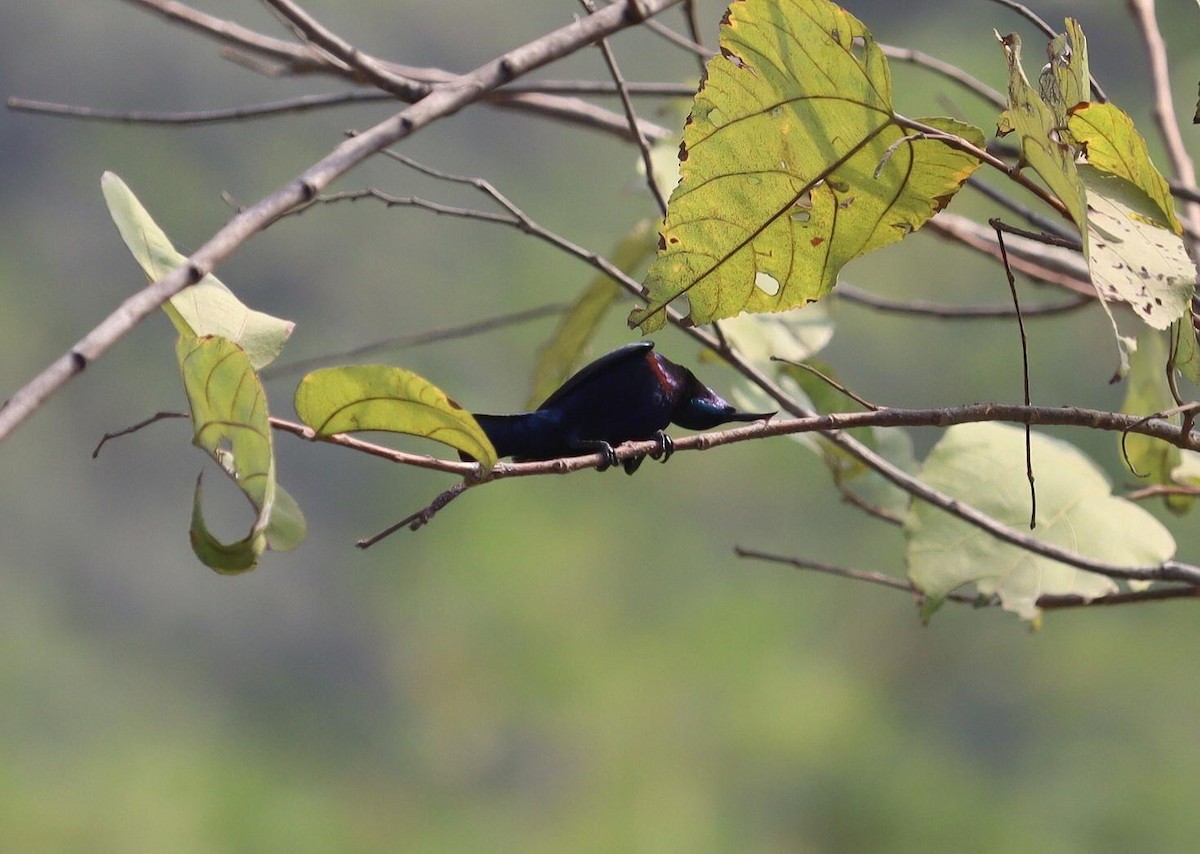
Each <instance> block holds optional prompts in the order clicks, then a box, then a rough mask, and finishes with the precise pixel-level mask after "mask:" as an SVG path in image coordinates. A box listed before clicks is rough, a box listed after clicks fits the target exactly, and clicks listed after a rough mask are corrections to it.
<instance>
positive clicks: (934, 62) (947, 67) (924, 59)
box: [878, 44, 1005, 109]
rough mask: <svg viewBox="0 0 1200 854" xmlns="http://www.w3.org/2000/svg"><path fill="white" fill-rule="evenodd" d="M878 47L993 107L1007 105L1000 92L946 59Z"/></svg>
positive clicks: (912, 51)
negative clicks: (955, 84)
mask: <svg viewBox="0 0 1200 854" xmlns="http://www.w3.org/2000/svg"><path fill="white" fill-rule="evenodd" d="M878 47H879V49H880V50H881V51H883V55H884V56H887V57H891V58H892V59H898V60H900V61H901V62H911V63H912V64H913V65H919V66H921V67H922V68H928V69H929V70H931V71H934V72H936V73H937V74H940V75H941V76H943V77H945V78H947V79H948V80H950V81H952V82H954V83H957V84H958V85H959V86H962V87H963V88H964V89H966V90H968V91H970V92H973V93H974V94H976V95H978V96H979V97H980V98H982V99H983V100H985V101H987V102H988V103H989V104H992V105H993V106H996V107H1000V108H1001V109H1003V107H1004V105H1005V99H1004V96H1003V95H1001V94H1000V93H999V92H998V91H996V90H995V89H993V88H992V87H991V86H988V85H987V84H986V83H984V82H982V81H980V80H977V79H976V78H974V77H972V76H971V75H970V74H967V72H965V71H963V70H962V69H961V68H959V67H958V66H957V65H951V64H950V63H949V62H946V61H945V60H944V59H938V58H937V57H936V56H930V55H929V54H927V53H922V52H921V51H919V50H913V49H912V48H907V47H895V46H894V45H890V44H879V45H878Z"/></svg>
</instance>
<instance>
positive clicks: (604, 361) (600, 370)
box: [538, 341, 654, 409]
mask: <svg viewBox="0 0 1200 854" xmlns="http://www.w3.org/2000/svg"><path fill="white" fill-rule="evenodd" d="M653 349H654V342H653V341H634V342H633V343H632V344H626V345H625V346H624V347H618V348H617V349H616V350H613V351H612V352H611V353H606V354H604V355H603V356H601V357H600V358H599V359H597V360H596V361H594V362H592V363H591V364H590V365H585V366H584V367H582V368H580V369H579V370H578V371H576V372H575V374H574V375H572V376H571V378H570V379H568V380H567V381H566V382H565V383H563V384H562V385H561V386H559V387H558V390H557V391H555V392H554V394H552V395H550V396H549V397H548V398H546V399H545V400H544V401H542V405H541V406H539V407H538V409H545V408H547V407H550V406H554V405H555V404H556V403H558V402H559V401H561V400H562V399H563V398H564V397H566V396H567V395H568V394H570V393H571V392H573V391H575V389H577V388H579V387H580V386H583V385H586V384H587V383H588V382H590V381H591V380H593V379H595V378H596V377H598V376H600V375H601V374H604V373H605V372H607V371H609V370H611V369H612V368H613V366H614V365H618V364H621V363H623V362H625V361H627V360H629V359H636V358H645V357H646V355H647V354H648V353H649V352H650V351H651V350H653Z"/></svg>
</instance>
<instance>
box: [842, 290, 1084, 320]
mask: <svg viewBox="0 0 1200 854" xmlns="http://www.w3.org/2000/svg"><path fill="white" fill-rule="evenodd" d="M834 294H835V295H836V296H837V297H838V298H839V299H844V300H846V302H853V303H858V304H859V305H863V306H866V307H867V308H873V309H876V310H878V311H886V312H891V313H894V314H911V315H918V316H921V317H930V318H934V319H937V320H994V319H997V318H1004V319H1008V318H1011V317H1013V316H1014V315H1015V314H1016V312H1015V311H1014V310H1013V308H1012V306H1009V305H946V304H944V303H936V302H927V301H925V300H898V299H890V298H888V297H883V296H879V295H878V294H873V293H871V292H870V291H867V290H864V289H863V288H860V287H858V286H856V285H852V284H850V283H849V282H846V281H839V282H838V284H837V289H836V290H835V291H834ZM1093 302H1094V300H1092V299H1091V298H1089V297H1085V296H1077V297H1075V298H1074V299H1072V300H1070V301H1067V302H1058V303H1051V304H1049V305H1035V306H1031V307H1028V308H1024V309H1022V311H1023V312H1024V314H1025V317H1048V316H1052V315H1056V314H1066V313H1067V312H1071V311H1076V310H1078V309H1079V308H1081V307H1083V306H1085V305H1091V304H1092V303H1093Z"/></svg>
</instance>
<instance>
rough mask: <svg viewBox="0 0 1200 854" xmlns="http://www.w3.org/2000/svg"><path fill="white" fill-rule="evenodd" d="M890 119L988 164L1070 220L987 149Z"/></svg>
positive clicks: (897, 116)
mask: <svg viewBox="0 0 1200 854" xmlns="http://www.w3.org/2000/svg"><path fill="white" fill-rule="evenodd" d="M892 118H893V119H894V120H895V121H896V124H898V125H900V126H901V127H906V128H910V129H912V130H916V131H920V132H921V133H923V134H925V135H926V136H928V137H929V138H930V139H937V140H940V141H941V142H943V143H945V144H946V145H948V146H950V147H951V148H954V149H957V150H958V151H961V152H963V153H964V154H970V155H971V156H972V157H975V158H977V159H978V160H980V161H982V162H984V163H986V164H988V165H989V166H991V167H992V168H994V169H997V170H999V171H1000V172H1002V173H1004V174H1005V175H1007V176H1008V177H1009V178H1011V179H1012V180H1013V181H1015V182H1017V183H1018V184H1020V185H1021V186H1022V187H1024V188H1025V189H1026V190H1028V191H1029V192H1031V193H1033V194H1034V195H1035V196H1037V197H1038V198H1039V199H1041V200H1042V201H1043V202H1045V203H1046V204H1047V205H1049V206H1050V207H1052V208H1053V209H1054V210H1056V211H1058V212H1059V213H1060V214H1061V215H1062V216H1063V217H1064V218H1066V219H1068V220H1069V219H1070V217H1071V214H1070V211H1068V210H1067V206H1066V205H1064V204H1063V202H1062V200H1061V199H1059V198H1058V197H1057V196H1055V195H1054V194H1053V193H1051V192H1049V191H1048V190H1046V189H1045V188H1044V187H1042V186H1041V185H1040V184H1038V183H1036V182H1034V181H1033V180H1032V179H1030V178H1027V177H1026V176H1025V174H1024V173H1023V172H1021V170H1020V169H1018V168H1017V167H1016V166H1015V165H1009V164H1008V163H1005V162H1004V161H1003V160H1001V159H1000V158H999V157H996V156H995V155H994V154H992V153H990V152H989V151H987V149H984V148H979V147H978V146H976V145H975V144H973V143H972V142H970V141H969V140H966V139H963V138H962V137H960V136H955V135H954V134H951V133H946V132H945V131H944V130H939V129H938V128H935V127H933V126H931V125H927V124H925V123H923V122H919V121H916V120H914V119H910V118H906V117H905V116H902V115H900V114H898V113H893V114H892Z"/></svg>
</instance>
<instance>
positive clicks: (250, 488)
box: [175, 336, 305, 573]
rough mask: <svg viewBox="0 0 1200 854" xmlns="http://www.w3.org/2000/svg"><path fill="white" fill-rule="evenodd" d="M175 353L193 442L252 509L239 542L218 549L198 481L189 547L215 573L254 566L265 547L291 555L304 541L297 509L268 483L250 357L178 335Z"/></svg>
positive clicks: (262, 397) (263, 410)
mask: <svg viewBox="0 0 1200 854" xmlns="http://www.w3.org/2000/svg"><path fill="white" fill-rule="evenodd" d="M175 353H176V358H177V359H178V362H179V372H180V375H181V376H182V377H183V387H184V391H185V392H186V393H187V397H188V403H189V405H190V407H191V413H192V428H193V432H194V435H193V438H192V443H193V444H194V445H196V446H197V447H198V448H201V449H203V450H204V451H206V452H207V453H208V454H209V456H211V457H212V458H213V460H215V461H216V463H217V464H218V465H219V466H220V467H221V469H222V471H224V472H225V473H226V474H227V475H229V477H230V479H231V480H233V482H234V483H236V484H237V485H238V488H239V489H241V490H242V492H243V493H244V494H245V495H246V497H247V498H248V499H249V500H250V503H251V504H252V505H253V506H254V508H255V510H256V516H255V520H254V523H253V525H252V526H251V528H250V532H249V533H248V534H247V535H246V537H244V538H243V539H241V540H239V541H238V542H236V543H230V544H222V543H220V542H219V541H218V540H217V539H216V538H215V537H213V535H212V534H211V533H209V531H208V528H207V525H206V524H205V522H204V517H203V514H202V512H201V509H200V496H201V492H202V489H201V485H200V482H199V481H197V483H196V496H195V505H194V507H193V509H192V547H193V550H194V551H195V552H196V556H197V557H199V558H200V560H201V561H203V562H204V563H205V565H207V566H209V567H211V568H212V569H215V570H217V571H218V572H223V573H236V572H244V571H245V570H248V569H252V568H253V567H254V566H255V564H256V563H257V561H258V557H259V555H261V554H262V552H263V551H264V550H265V549H266V548H267V547H268V545H270V546H271V547H273V548H279V549H285V548H294V547H295V546H297V545H299V544H300V542H302V541H303V539H304V536H305V527H304V517H303V515H302V514H301V513H300V508H299V507H298V506H297V505H296V502H295V501H294V500H293V499H292V498H291V497H290V496H286V495H285V494H284V493H282V492H281V491H280V490H279V489H278V487H277V486H276V483H275V456H274V450H273V445H272V439H271V426H270V423H269V421H268V412H267V398H266V394H265V392H264V391H263V388H262V384H261V383H260V382H259V379H258V375H257V374H256V373H255V371H254V368H253V366H252V365H251V363H250V359H249V356H248V355H247V354H246V352H245V351H244V350H242V348H241V347H239V346H238V345H237V344H235V343H233V342H232V341H229V340H228V339H226V338H221V337H219V336H205V337H203V338H197V337H194V336H180V338H179V341H178V342H177V343H176V345H175ZM281 495H283V496H284V497H283V498H282V499H281V497H280V496H281Z"/></svg>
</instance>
